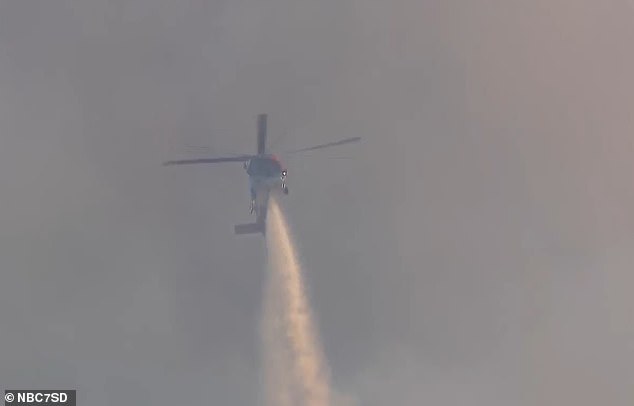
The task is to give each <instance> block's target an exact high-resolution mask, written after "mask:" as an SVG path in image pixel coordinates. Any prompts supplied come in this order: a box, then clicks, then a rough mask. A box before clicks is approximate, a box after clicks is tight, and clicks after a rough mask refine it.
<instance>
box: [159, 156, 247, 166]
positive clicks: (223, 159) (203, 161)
mask: <svg viewBox="0 0 634 406" xmlns="http://www.w3.org/2000/svg"><path fill="white" fill-rule="evenodd" d="M251 158H253V155H242V156H232V157H221V158H201V159H182V160H180V161H167V162H165V163H163V166H171V165H189V164H215V163H219V162H246V161H248V160H249V159H251Z"/></svg>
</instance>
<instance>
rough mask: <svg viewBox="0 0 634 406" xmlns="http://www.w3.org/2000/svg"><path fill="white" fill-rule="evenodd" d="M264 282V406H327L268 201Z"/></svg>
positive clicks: (280, 221)
mask: <svg viewBox="0 0 634 406" xmlns="http://www.w3.org/2000/svg"><path fill="white" fill-rule="evenodd" d="M266 245H267V251H268V281H267V286H266V288H265V294H264V305H263V317H262V326H261V327H262V338H263V345H264V365H265V367H264V371H265V376H264V386H265V392H266V393H265V396H266V399H267V405H268V406H285V405H292V404H300V405H307V406H329V405H330V404H331V388H330V382H329V381H330V378H329V373H328V370H327V365H326V361H325V358H324V356H323V352H322V349H321V346H320V345H319V339H318V334H317V332H316V329H315V325H314V321H313V317H312V314H311V311H310V306H309V302H308V299H307V297H306V291H305V286H304V281H303V277H302V268H301V265H300V263H299V260H298V258H297V253H296V250H295V246H294V244H293V241H292V238H291V235H290V232H289V228H288V225H287V223H286V220H285V218H284V215H283V213H282V211H281V209H280V206H279V204H278V203H277V201H276V200H275V198H274V197H272V198H271V202H270V203H269V213H268V221H267V237H266Z"/></svg>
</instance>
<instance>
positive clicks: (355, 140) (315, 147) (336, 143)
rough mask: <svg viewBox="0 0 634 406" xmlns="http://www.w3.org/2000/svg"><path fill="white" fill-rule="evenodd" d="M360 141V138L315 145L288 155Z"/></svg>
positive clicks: (290, 152)
mask: <svg viewBox="0 0 634 406" xmlns="http://www.w3.org/2000/svg"><path fill="white" fill-rule="evenodd" d="M360 140H361V137H352V138H346V139H345V140H341V141H335V142H329V143H327V144H321V145H315V146H314V147H308V148H302V149H296V150H294V151H289V152H288V153H289V154H296V153H298V152H305V151H314V150H316V149H322V148H329V147H334V146H337V145H343V144H349V143H351V142H357V141H360Z"/></svg>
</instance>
